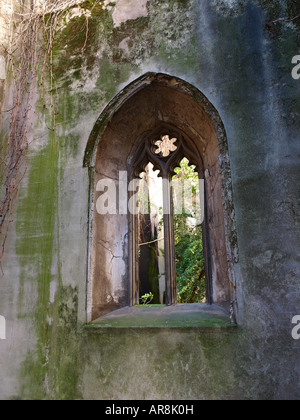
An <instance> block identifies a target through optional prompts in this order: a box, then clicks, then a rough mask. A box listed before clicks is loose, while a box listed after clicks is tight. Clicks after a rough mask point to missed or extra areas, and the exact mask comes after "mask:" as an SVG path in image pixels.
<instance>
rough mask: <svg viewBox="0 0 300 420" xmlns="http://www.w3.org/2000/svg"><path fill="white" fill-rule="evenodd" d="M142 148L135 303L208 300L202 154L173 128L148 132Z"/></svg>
mask: <svg viewBox="0 0 300 420" xmlns="http://www.w3.org/2000/svg"><path fill="white" fill-rule="evenodd" d="M142 147H143V150H139V152H138V154H137V156H138V162H137V164H136V167H135V169H134V172H133V180H134V179H135V180H136V181H137V183H138V185H137V188H138V212H137V214H133V215H132V217H133V219H132V223H131V226H132V229H131V231H132V232H133V236H132V243H133V247H132V253H133V265H132V276H133V278H132V284H133V285H135V289H134V298H133V301H132V304H133V305H136V304H144V305H150V304H155V305H173V304H176V303H184V304H189V303H205V302H206V301H207V295H208V293H207V287H206V281H207V278H209V275H208V276H207V275H206V274H208V270H209V266H208V264H207V261H205V253H204V248H205V247H204V244H203V240H202V236H203V229H202V224H203V223H204V220H205V214H204V209H205V202H204V200H205V194H204V180H201V179H199V178H200V177H199V172H198V170H200V169H201V168H202V163H201V157H200V156H199V155H198V156H197V154H196V150H194V151H193V150H192V149H190V148H189V147H188V142H187V140H186V138H185V137H184V135H182V134H181V133H179V132H176V131H175V130H173V129H169V128H167V129H163V128H162V129H160V130H156V132H154V133H152V134H151V133H149V134H145V140H144V142H143V143H142ZM191 147H192V146H191ZM185 151H188V152H189V153H190V154H191V155H193V156H194V157H193V159H191V158H190V159H188V158H187V157H185V156H187V155H186V154H185ZM192 160H193V161H192ZM197 169H198V170H197ZM202 172H203V171H202ZM137 178H138V179H137ZM130 190H131V191H134V190H135V188H133V189H132V188H130ZM134 207H135V205H134ZM134 207H133V208H134ZM133 213H134V212H133ZM134 254H135V255H134Z"/></svg>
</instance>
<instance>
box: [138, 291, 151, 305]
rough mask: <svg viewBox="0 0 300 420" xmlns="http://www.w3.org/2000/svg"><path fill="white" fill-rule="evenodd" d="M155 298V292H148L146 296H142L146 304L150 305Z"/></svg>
mask: <svg viewBox="0 0 300 420" xmlns="http://www.w3.org/2000/svg"><path fill="white" fill-rule="evenodd" d="M153 299H154V295H153V293H151V292H150V293H146V294H145V295H144V296H142V297H141V298H140V300H141V301H142V302H143V304H144V305H149V304H150V303H151V302H152V301H153Z"/></svg>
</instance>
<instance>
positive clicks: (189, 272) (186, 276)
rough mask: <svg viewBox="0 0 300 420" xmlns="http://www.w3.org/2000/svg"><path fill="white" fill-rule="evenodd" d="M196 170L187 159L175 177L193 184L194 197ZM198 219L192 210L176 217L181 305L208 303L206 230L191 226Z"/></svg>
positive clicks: (178, 291)
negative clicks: (205, 267) (205, 266)
mask: <svg viewBox="0 0 300 420" xmlns="http://www.w3.org/2000/svg"><path fill="white" fill-rule="evenodd" d="M195 169H196V167H195V166H193V165H189V161H188V160H187V159H183V160H182V162H181V164H180V167H179V168H176V169H175V173H176V175H175V176H174V178H177V179H189V180H191V183H192V188H193V190H194V191H193V193H195V192H196V188H198V174H197V172H195ZM194 217H195V214H194V213H193V209H192V208H191V209H185V210H184V212H183V213H182V214H179V215H176V214H175V215H174V223H175V243H176V248H175V249H176V274H177V276H176V277H177V279H176V281H177V300H178V303H200V302H205V299H206V285H205V270H204V255H203V243H202V226H201V225H195V224H193V223H191V220H195V219H194Z"/></svg>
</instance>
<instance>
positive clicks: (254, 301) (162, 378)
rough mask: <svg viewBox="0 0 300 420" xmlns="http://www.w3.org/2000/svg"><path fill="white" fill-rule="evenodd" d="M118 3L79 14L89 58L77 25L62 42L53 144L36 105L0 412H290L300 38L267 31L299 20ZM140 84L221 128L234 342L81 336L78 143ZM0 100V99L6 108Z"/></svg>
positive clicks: (12, 246)
mask: <svg viewBox="0 0 300 420" xmlns="http://www.w3.org/2000/svg"><path fill="white" fill-rule="evenodd" d="M124 3H125V0H124ZM124 3H123V2H121V1H120V2H119V3H118V5H117V8H112V9H111V10H109V9H108V8H107V6H105V7H100V6H98V7H95V8H94V9H93V10H92V9H91V15H90V17H89V31H90V32H89V37H88V39H87V42H86V32H85V30H82V28H85V27H86V26H85V25H86V15H82V16H81V17H80V16H76V17H74V18H73V19H71V20H70V21H69V22H68V23H67V24H66V26H62V27H61V30H60V32H59V37H58V38H57V39H56V42H55V45H54V55H53V60H54V61H53V63H54V68H53V70H54V76H55V81H56V86H57V95H58V106H57V115H56V121H57V129H56V131H55V133H54V134H53V132H52V131H51V130H49V127H50V126H51V124H49V121H51V115H50V114H49V112H48V107H47V106H43V102H42V101H40V100H39V99H41V98H35V100H36V101H35V104H34V112H35V125H34V130H33V132H32V133H31V134H32V138H33V139H34V141H33V142H32V144H31V147H30V152H29V153H30V155H29V165H28V172H27V176H26V178H25V179H24V180H23V182H22V188H21V191H20V194H19V197H18V202H17V208H16V213H15V217H14V224H13V225H12V228H11V230H10V232H9V236H8V240H7V246H6V253H5V255H4V259H3V263H2V266H3V271H4V275H3V276H2V277H1V279H0V288H1V289H0V290H1V293H0V315H1V316H4V317H5V318H6V321H7V322H6V327H7V330H6V336H7V340H1V341H0V375H1V381H0V398H1V399H8V398H22V399H26V398H27V399H77V398H78V399H80V398H84V399H117V398H130V399H135V398H136V399H145V398H157V399H168V398H172V399H185V400H187V399H190V398H195V399H208V398H216V399H234V398H235V399H236V398H241V399H276V398H280V399H299V395H300V362H299V360H300V359H299V355H300V347H299V346H300V343H299V341H294V340H293V339H292V336H291V331H292V328H293V326H292V324H291V320H292V317H293V316H294V315H297V314H300V305H299V302H300V283H299V278H300V259H299V256H300V238H299V229H300V219H299V214H300V201H299V167H300V165H299V163H300V162H299V145H300V143H299V121H300V119H299V112H300V106H299V80H298V81H297V80H294V79H293V78H292V77H291V71H292V65H291V60H292V57H293V56H295V55H297V54H298V47H299V35H298V32H297V31H298V30H299V24H298V23H296V22H294V23H280V24H277V25H275V26H274V25H273V26H272V25H271V29H268V30H267V29H265V25H266V23H268V22H270V21H272V20H276V19H278V18H280V17H290V18H291V17H293V16H295V15H296V13H297V11H296V5H294V3H293V4H292V2H290V3H289V4H287V2H286V1H284V0H282V1H279V0H276V1H272V2H270V1H267V0H257V1H254V0H253V1H250V0H249V1H248V0H237V1H232V0H228V1H227V0H213V1H211V0H151V1H148V2H147V8H146V2H144V1H140V0H139V1H138V2H135V3H138V4H139V5H140V8H138V7H135V8H133V9H134V10H133V9H132V10H130V11H129V12H126V10H125V8H121V5H122V4H123V5H124ZM126 4H128V2H127V3H126ZM85 7H87V8H88V7H89V6H88V5H87V4H85ZM135 9H136V10H135ZM121 12H122V13H121ZM137 12H138V13H137ZM135 13H136V14H135ZM84 46H85V48H84V49H83V47H84ZM149 72H154V73H165V74H170V75H172V76H175V77H177V78H181V79H183V80H185V81H186V82H188V83H189V84H191V85H193V86H195V87H196V88H197V89H198V90H199V91H200V92H202V93H203V94H204V95H205V96H206V97H207V98H208V99H209V101H210V102H211V103H212V104H213V105H214V107H215V108H216V109H217V111H218V113H219V114H220V117H221V119H222V121H223V123H224V127H225V131H226V134H227V138H228V149H229V151H228V152H229V158H230V167H231V174H232V186H233V192H232V200H233V203H234V209H235V219H236V232H237V236H236V237H235V238H233V240H232V244H231V246H232V249H235V245H236V243H237V242H238V249H239V255H236V260H235V263H234V265H233V274H234V278H235V283H236V286H235V287H236V294H237V302H236V304H237V313H238V327H237V328H233V329H229V331H227V330H225V331H224V329H216V330H214V331H213V332H212V331H211V329H209V331H206V332H205V331H199V330H197V329H195V330H193V329H182V328H181V329H178V330H174V329H172V330H168V329H163V330H160V329H155V330H153V329H150V328H145V329H143V330H141V331H139V332H137V331H136V330H132V329H128V330H126V329H122V331H120V329H117V330H115V329H103V330H100V329H97V330H96V331H95V330H92V331H90V330H88V329H86V328H85V325H86V304H87V301H88V299H89V297H88V296H87V275H86V268H87V238H88V208H89V206H88V202H89V185H90V179H89V177H90V173H89V171H88V168H87V167H86V166H84V164H83V161H84V156H85V154H86V156H88V158H86V160H89V158H90V157H91V156H92V155H93V150H90V149H88V148H87V144H88V139H89V138H90V135H91V131H92V130H93V127H94V126H95V123H96V121H98V123H97V124H98V127H97V131H100V130H101V127H104V126H106V125H109V120H110V116H109V115H107V120H98V118H99V115H100V114H103V111H104V109H105V108H106V107H107V105H108V104H109V102H110V101H112V100H113V98H115V96H116V95H117V94H118V93H119V92H121V90H122V89H123V88H125V87H126V86H128V85H129V84H130V83H131V82H132V81H134V80H136V79H138V78H139V77H141V76H142V75H144V74H146V73H149ZM7 82H8V81H6V83H7ZM0 88H2V87H1V86H0ZM44 94H45V92H44ZM0 95H1V92H0ZM9 96H10V91H9V86H7V89H6V97H5V99H6V102H7V103H9ZM5 109H9V107H7V108H5ZM104 114H105V113H104ZM135 117H136V115H133V118H135ZM5 118H7V117H6V114H4V121H3V126H2V130H1V134H2V132H3V130H5V127H7V123H8V121H7V119H6V120H5ZM121 122H122V121H120V123H121ZM124 130H126V127H124ZM92 136H93V133H92ZM116 144H117V143H116ZM116 144H115V147H116ZM116 153H118V150H117V148H116ZM85 163H86V162H85ZM222 164H224V165H225V170H226V162H220V165H222ZM105 169H106V168H101V170H105ZM228 223H229V222H228ZM229 226H230V224H229ZM235 242H236V243H235ZM119 251H120V249H116V252H115V255H116V256H120V255H121V254H119ZM121 251H122V250H121ZM125 269H126V267H125V266H124V265H123V266H122V272H123V271H124V270H125ZM114 275H117V274H114Z"/></svg>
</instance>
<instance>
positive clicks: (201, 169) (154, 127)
mask: <svg viewBox="0 0 300 420" xmlns="http://www.w3.org/2000/svg"><path fill="white" fill-rule="evenodd" d="M85 166H87V167H88V168H89V174H90V200H89V240H88V270H87V273H88V283H87V320H88V321H91V320H94V319H96V318H98V317H100V316H102V315H105V314H107V313H109V312H112V311H114V310H116V309H119V308H124V307H127V306H130V305H137V304H139V303H141V301H140V299H141V298H142V297H143V295H146V294H147V293H148V292H151V293H152V294H153V295H154V300H153V303H154V302H155V303H160V304H161V303H166V304H168V305H172V304H174V303H176V301H177V300H179V301H180V299H181V298H182V296H183V295H184V293H183V292H182V290H178V288H179V287H181V286H183V287H184V282H181V279H182V278H184V276H185V278H186V277H188V276H189V273H188V269H186V267H185V266H184V263H182V258H181V256H182V254H183V253H184V252H185V245H184V242H181V243H182V246H181V247H180V246H178V243H180V240H181V237H183V239H184V240H185V241H188V240H189V237H188V235H182V234H181V237H180V238H179V236H180V235H179V234H178V226H179V225H180V223H181V222H182V220H183V219H182V218H178V217H177V213H176V211H175V210H176V206H177V204H176V199H178V193H177V192H176V191H175V192H174V186H172V185H171V186H170V184H171V182H174V183H175V181H176V180H177V179H178V178H182V173H183V174H185V172H188V173H189V174H190V175H191V179H192V180H193V182H194V186H195V185H196V184H197V185H199V192H200V197H202V200H201V199H200V206H201V208H202V213H201V216H202V217H203V218H204V219H203V220H201V222H203V223H201V231H200V228H199V229H198V227H199V223H197V222H195V220H196V218H195V217H194V216H195V215H194V214H190V215H188V214H186V215H185V218H184V222H185V223H186V226H187V231H188V230H189V229H190V231H191V232H196V231H197V232H198V233H199V238H198V247H197V246H196V247H195V250H194V249H191V254H190V261H189V262H190V263H191V267H190V269H191V276H194V277H195V276H196V275H195V270H194V271H193V268H194V267H195V266H196V265H197V261H196V264H193V261H192V258H194V257H195V252H198V254H197V255H198V257H197V258H198V259H199V258H200V259H202V260H203V261H202V262H203V267H204V271H203V270H202V271H201V270H198V274H199V279H201V281H202V284H203V280H204V278H205V283H204V288H205V290H204V298H206V302H207V303H208V304H210V303H215V304H217V305H219V306H221V307H223V308H225V309H227V310H230V309H231V310H233V307H234V301H235V289H236V284H235V280H234V274H233V265H234V263H235V262H237V259H238V251H237V240H236V232H235V227H234V208H233V197H232V188H231V174H230V163H229V154H228V148H227V138H226V133H225V130H224V126H223V124H222V121H221V119H220V116H219V114H218V113H217V111H216V109H215V108H214V107H213V106H212V104H211V103H210V102H209V101H208V99H207V98H206V97H205V96H204V95H203V94H202V93H201V92H199V90H198V89H196V88H195V87H193V86H191V85H190V84H188V83H186V82H184V81H183V80H180V79H178V78H175V77H171V76H168V75H164V74H154V73H149V74H146V75H145V76H143V77H141V78H140V79H138V80H137V81H135V82H133V83H132V84H130V85H129V86H128V87H127V88H125V89H124V90H123V91H122V92H121V93H120V94H119V95H117V96H116V98H115V99H114V100H113V101H112V102H111V103H110V104H109V105H108V106H107V108H106V109H105V110H104V111H103V113H102V114H101V116H100V118H99V120H98V121H97V123H96V125H95V127H94V129H93V131H92V133H91V135H90V138H89V142H88V146H87V149H86V154H85ZM184 168H185V169H184ZM183 178H184V176H183ZM139 180H140V181H141V180H144V181H146V182H144V185H146V187H147V188H146V196H147V197H148V198H149V196H151V194H153V191H154V190H155V189H156V190H157V191H156V193H157V194H156V196H158V195H159V194H160V196H161V198H160V200H161V201H159V199H158V198H157V197H155V198H154V205H156V207H158V211H156V213H155V212H154V214H151V211H148V212H147V211H140V209H139V207H144V208H145V207H147V206H148V210H149V209H150V210H151V207H152V204H151V200H150V202H149V200H148V204H143V203H142V201H143V200H142V198H141V196H139V195H138V194H140V193H138V191H139V189H138V188H136V183H137V182H139ZM195 182H196V183H195ZM147 183H148V185H147ZM167 183H169V184H167ZM201 187H203V188H202V190H201ZM108 190H109V191H110V194H111V195H112V196H113V197H114V199H113V200H112V201H109V200H108ZM158 190H160V193H159V191H158ZM137 197H138V200H136V198H137ZM203 197H204V198H203ZM192 201H193V200H192ZM146 202H147V201H146ZM137 203H138V204H137ZM100 204H102V205H104V207H105V206H106V207H105V208H104V211H103V212H102V211H99V207H100ZM154 205H153V206H154ZM160 207H161V208H162V210H163V211H162V214H160V213H159V208H160ZM100 210H101V209H100ZM187 213H189V212H187ZM193 229H194V230H193ZM162 230H163V233H162ZM181 233H182V230H181ZM183 233H184V232H183ZM194 239H195V238H194V237H191V241H194ZM148 242H151V243H152V244H149V243H148ZM154 243H155V246H154V245H153V244H154ZM186 243H187V242H186ZM195 243H196V241H195ZM149 245H150V246H149ZM186 248H187V247H186ZM200 248H201V252H202V254H200V253H199V249H200ZM153 252H156V255H155V258H153V255H152V256H151V253H153ZM188 259H189V256H188V255H187V259H184V261H187V260H188ZM178 261H179V262H178ZM180 264H181V265H180ZM198 268H199V267H198ZM198 268H197V269H198ZM183 274H184V275H183ZM147 278H148V280H147ZM145 279H146V280H145ZM149 279H152V280H151V281H150V282H149ZM153 279H155V282H153ZM180 282H181V283H180ZM150 283H152V284H150ZM163 284H165V287H164V286H163ZM198 286H199V285H198ZM198 286H197V285H196V286H195V287H198ZM202 293H203V290H202ZM149 294H150V293H149ZM179 298H180V299H179ZM182 299H183V298H182ZM193 299H194V298H193ZM193 299H191V300H190V301H193ZM203 300H204V299H203Z"/></svg>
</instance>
